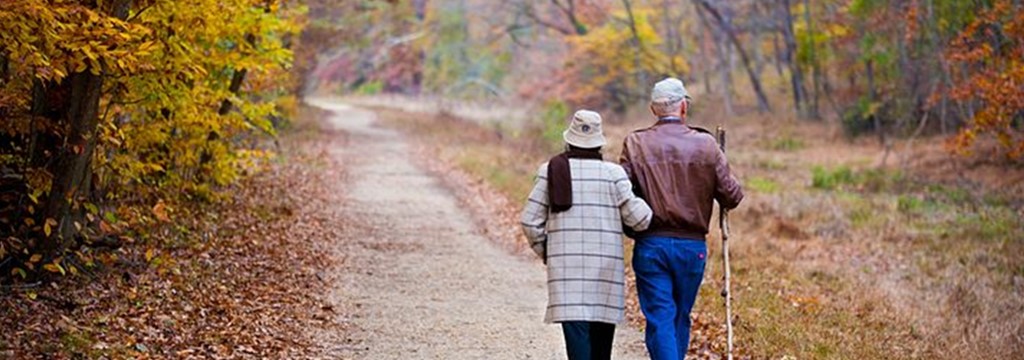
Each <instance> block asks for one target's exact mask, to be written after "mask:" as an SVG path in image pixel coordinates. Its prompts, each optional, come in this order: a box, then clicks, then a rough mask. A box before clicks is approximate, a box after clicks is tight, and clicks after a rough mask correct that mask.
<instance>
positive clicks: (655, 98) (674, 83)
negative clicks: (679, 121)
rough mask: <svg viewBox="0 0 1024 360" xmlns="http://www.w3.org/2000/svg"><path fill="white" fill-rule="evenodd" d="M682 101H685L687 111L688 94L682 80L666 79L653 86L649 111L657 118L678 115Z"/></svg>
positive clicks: (688, 103) (688, 105) (688, 104)
mask: <svg viewBox="0 0 1024 360" xmlns="http://www.w3.org/2000/svg"><path fill="white" fill-rule="evenodd" d="M683 101H686V107H687V109H689V107H690V93H689V92H688V91H686V86H684V85H683V81H682V80H679V79H676V78H666V79H664V80H661V81H659V82H658V83H657V84H654V89H652V90H651V110H652V111H654V114H655V115H657V116H673V115H676V116H677V115H679V113H680V112H681V111H682V107H683Z"/></svg>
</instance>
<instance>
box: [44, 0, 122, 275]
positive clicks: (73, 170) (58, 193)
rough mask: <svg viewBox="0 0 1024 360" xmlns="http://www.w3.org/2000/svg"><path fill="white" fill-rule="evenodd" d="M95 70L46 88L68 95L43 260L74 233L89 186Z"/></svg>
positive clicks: (117, 11)
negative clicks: (80, 204) (59, 84)
mask: <svg viewBox="0 0 1024 360" xmlns="http://www.w3.org/2000/svg"><path fill="white" fill-rule="evenodd" d="M130 4H131V1H130V0H121V1H118V2H115V3H114V4H112V5H111V9H110V14H111V15H113V16H115V17H117V18H119V19H122V20H124V19H125V18H127V16H128V8H129V6H130ZM100 10H101V11H102V10H103V9H100ZM99 73H100V74H99V75H94V74H93V73H92V69H86V70H85V71H83V72H78V73H73V74H70V75H68V77H67V78H65V79H64V81H63V83H62V84H61V86H55V87H51V88H48V89H46V91H47V92H50V91H61V90H62V89H61V88H62V87H67V89H68V90H69V95H70V97H69V98H68V99H67V107H66V112H65V114H64V116H63V119H62V120H63V123H64V124H66V125H67V131H68V132H67V136H66V138H65V142H64V144H63V146H61V148H60V149H59V150H58V151H57V152H56V153H55V154H53V160H52V161H51V164H52V166H51V167H49V168H48V170H49V172H50V174H52V175H53V180H52V181H51V183H50V192H49V195H48V197H47V198H46V200H45V204H43V205H44V207H43V209H44V211H43V218H42V224H44V226H45V224H48V223H49V224H53V222H56V223H55V224H53V225H51V226H50V229H51V233H50V234H49V236H45V237H43V242H42V243H40V244H38V245H39V246H38V249H39V251H40V253H41V254H42V255H43V256H44V257H45V258H46V259H47V260H49V259H52V258H53V257H56V256H60V255H61V254H62V253H63V252H64V249H65V248H66V246H67V245H68V244H69V242H70V241H72V240H74V237H75V234H76V233H77V232H78V227H77V226H76V225H75V223H76V221H78V220H79V219H80V218H81V210H80V209H81V207H80V206H77V199H81V198H85V197H87V196H88V194H87V193H88V191H89V189H88V188H84V187H83V186H82V185H83V183H85V182H86V179H87V178H88V177H89V176H90V162H91V161H92V155H93V152H94V150H95V148H96V127H97V125H98V124H99V104H100V97H101V96H102V92H103V76H104V75H103V70H102V69H101V70H100V71H99ZM73 204H74V205H76V206H72V205H73Z"/></svg>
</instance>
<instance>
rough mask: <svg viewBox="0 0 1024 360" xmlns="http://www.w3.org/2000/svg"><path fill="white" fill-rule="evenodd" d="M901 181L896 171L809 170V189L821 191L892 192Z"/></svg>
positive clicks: (900, 174) (821, 168) (900, 176)
mask: <svg viewBox="0 0 1024 360" xmlns="http://www.w3.org/2000/svg"><path fill="white" fill-rule="evenodd" d="M903 180H904V177H903V174H902V173H900V172H898V171H889V170H881V169H869V170H864V171H856V172H855V171H853V170H852V169H850V167H848V166H845V165H841V166H837V167H835V168H826V167H823V166H815V167H813V168H812V169H811V187H813V188H816V189H822V190H838V189H845V190H858V191H870V192H883V191H892V190H897V188H898V187H899V185H900V184H902V183H903Z"/></svg>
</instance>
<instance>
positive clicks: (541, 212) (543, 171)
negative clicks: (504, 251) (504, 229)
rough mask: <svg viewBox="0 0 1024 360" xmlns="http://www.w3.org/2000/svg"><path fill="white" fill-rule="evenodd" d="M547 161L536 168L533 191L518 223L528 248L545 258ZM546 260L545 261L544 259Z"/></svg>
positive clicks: (546, 239)
mask: <svg viewBox="0 0 1024 360" xmlns="http://www.w3.org/2000/svg"><path fill="white" fill-rule="evenodd" d="M547 168H548V166H547V163H545V164H543V165H541V166H540V169H538V170H537V178H536V181H535V182H534V185H533V191H530V196H529V197H528V198H527V199H526V206H525V207H523V214H522V216H521V217H520V223H521V224H522V226H523V234H525V235H526V239H527V240H528V241H529V242H530V248H531V249H533V252H535V253H537V256H540V258H541V259H545V260H546V259H547V256H546V253H547V241H548V234H547V228H546V226H547V222H548V181H547V178H546V177H545V176H546V175H547V172H548V171H547ZM545 262H546V261H545Z"/></svg>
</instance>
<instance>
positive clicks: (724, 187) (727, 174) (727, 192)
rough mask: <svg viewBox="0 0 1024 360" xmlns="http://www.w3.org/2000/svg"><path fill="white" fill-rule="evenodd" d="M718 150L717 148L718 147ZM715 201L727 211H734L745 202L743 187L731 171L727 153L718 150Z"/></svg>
mask: <svg viewBox="0 0 1024 360" xmlns="http://www.w3.org/2000/svg"><path fill="white" fill-rule="evenodd" d="M716 150H717V147H716ZM715 177H716V179H715V200H717V201H718V204H719V205H721V206H722V207H724V208H725V209H726V210H732V209H734V208H736V207H737V206H739V205H740V201H742V200H743V187H742V186H741V185H740V182H739V181H738V180H736V177H735V176H733V174H732V170H730V169H729V161H728V160H727V159H726V158H725V153H722V151H721V150H718V154H717V155H716V159H715Z"/></svg>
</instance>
